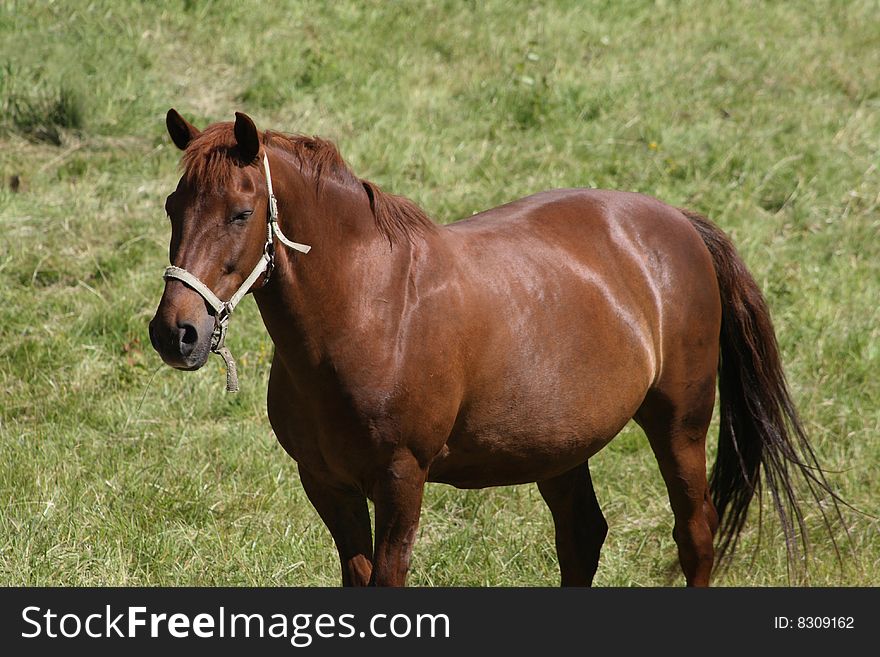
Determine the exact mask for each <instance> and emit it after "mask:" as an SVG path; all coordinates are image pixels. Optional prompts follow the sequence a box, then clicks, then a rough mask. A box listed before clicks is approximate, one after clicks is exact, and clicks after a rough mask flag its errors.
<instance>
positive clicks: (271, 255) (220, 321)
mask: <svg viewBox="0 0 880 657" xmlns="http://www.w3.org/2000/svg"><path fill="white" fill-rule="evenodd" d="M263 169H264V170H265V172H266V187H267V188H268V190H269V211H268V213H267V215H268V216H267V218H266V244H265V245H264V247H263V255H262V256H260V259H259V260H258V261H257V264H256V265H254V268H253V270H252V271H251V273H250V275H249V276H248V277H247V278H246V279H245V280H244V282H243V283H242V284H241V285H240V286H239V287H238V290H236V291H235V294H233V295H232V296H231V297H230V298H229V300H228V301H221V300H220V298H219V297H218V296H217V295H216V294H214V292H213V291H212V290H211V288H209V287H208V286H207V285H205V284H204V283H202V281H200V280H199V279H198V277H196V276H194V275H193V274H191V273H189V272H188V271H187V270H186V269H183V268H182V267H175V266H173V265H172V266H170V267H168V268H166V269H165V274H164V276H163V277H164V279H165V280H166V281H167V280H169V279H172V278H173V279H176V280H179V281H181V282H182V283H183V284H185V285H186V286H187V287H189V288H191V289H193V290H195V291H196V292H198V293H199V294H200V295H201V296H202V298H203V299H204V300H205V302H206V303H207V304H208V305H209V306H211V308H213V309H214V331H213V332H212V333H211V353H215V354H217V355H219V356H220V357H221V358H222V359H223V362H224V363H225V364H226V391H227V392H238V390H239V388H238V369H237V368H236V366H235V359H233V358H232V353H231V352H230V351H229V348H228V347H227V346H226V331H227V329H228V327H229V317H230V315H232V311H233V310H235V307H236V306H237V305H238V304H239V302H240V301H241V300H242V299H244V297H245V295H246V294H247V293H248V292H249V291H250V289H251V286H252V285H253V284H254V283H256V282H257V279H258V278H259V277H260V276H261V275H263V274H264V273H265V274H266V281H265V282H268V280H269V275H270V274H271V272H272V270H273V269H274V267H275V238H276V237H277V238H278V241H279V242H281V243H282V244H284V245H285V246H286V247H288V248H291V249H294V250H295V251H299V252H300V253H308V252H309V251H311V249H312V247H310V246H308V245H307V244H300V243H299V242H294V241H292V240H289V239H287V237H286V236H285V235H284V233H282V232H281V226H279V225H278V201H277V199H276V198H275V192H274V191H273V189H272V173H271V172H270V171H269V158H268V157H267V156H266V154H265V153H263ZM265 282H264V285H265Z"/></svg>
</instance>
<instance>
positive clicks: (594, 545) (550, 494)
mask: <svg viewBox="0 0 880 657" xmlns="http://www.w3.org/2000/svg"><path fill="white" fill-rule="evenodd" d="M538 490H539V491H541V495H542V496H543V498H544V501H545V502H546V503H547V506H548V507H550V512H551V513H552V514H553V524H554V526H555V528H556V554H557V556H558V558H559V569H560V571H561V574H562V586H591V585H592V583H593V576H594V575H595V574H596V569H597V568H598V566H599V552H600V551H601V549H602V544H603V543H604V542H605V536H606V535H607V534H608V523H607V522H606V521H605V517H604V516H603V515H602V510H601V509H600V508H599V502H598V500H597V499H596V493H595V491H594V490H593V481H592V479H591V478H590V467H589V464H588V463H583V464H582V465H579V466H577V467H576V468H573V469H572V470H569V471H568V472H565V473H563V474H561V475H559V476H557V477H554V478H552V479H547V480H545V481H539V482H538Z"/></svg>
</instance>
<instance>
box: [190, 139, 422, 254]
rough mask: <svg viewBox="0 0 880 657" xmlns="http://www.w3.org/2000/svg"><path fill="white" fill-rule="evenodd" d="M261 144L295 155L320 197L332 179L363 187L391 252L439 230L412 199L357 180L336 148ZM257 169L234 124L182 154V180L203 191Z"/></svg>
mask: <svg viewBox="0 0 880 657" xmlns="http://www.w3.org/2000/svg"><path fill="white" fill-rule="evenodd" d="M261 141H262V143H263V145H264V146H273V147H277V148H280V149H281V150H283V151H284V152H286V153H288V154H290V155H292V156H293V158H294V159H295V160H296V161H297V163H298V164H299V166H300V172H301V173H302V174H303V176H304V177H306V178H311V180H312V181H313V182H314V184H315V190H316V192H318V193H320V190H321V187H322V183H323V181H324V180H325V179H328V178H329V179H331V180H334V181H335V182H337V183H341V184H343V185H347V186H350V187H351V186H358V187H361V188H362V189H363V190H364V192H366V194H367V197H368V199H369V202H370V210H371V211H372V214H373V219H374V220H375V223H376V228H378V230H379V232H380V233H381V234H382V235H383V236H384V237H385V238H386V239H387V240H388V242H389V243H390V244H391V245H392V246H393V245H394V244H395V243H396V242H397V241H399V240H401V239H406V240H409V241H412V240H413V239H414V238H415V237H416V236H417V235H423V234H425V233H427V232H431V231H434V230H436V229H437V226H436V224H434V222H433V221H431V219H430V217H428V215H426V214H425V212H424V211H423V210H422V209H421V208H419V206H417V205H416V204H415V203H413V202H412V201H410V200H409V199H408V198H405V197H403V196H397V195H395V194H389V193H388V192H385V191H383V190H382V189H381V188H380V187H379V186H378V185H376V184H375V183H372V182H370V181H368V180H363V179H361V178H358V176H356V175H355V174H354V172H352V170H351V169H350V168H349V166H348V164H347V163H346V162H345V160H344V159H343V157H342V155H341V154H340V153H339V150H338V149H337V148H336V146H335V145H334V144H333V142H330V141H328V140H326V139H322V138H320V137H308V136H306V135H288V134H284V133H280V132H275V131H271V130H270V131H266V132H265V133H262V139H261ZM258 165H259V158H257V159H254V160H253V161H251V162H245V161H244V158H243V157H242V154H241V152H240V150H239V148H238V145H237V142H236V139H235V132H234V124H233V123H215V124H213V125H210V126H208V127H207V128H205V129H204V130H203V131H202V132H201V133H200V134H199V135H198V136H197V137H195V138H194V139H193V140H192V141H191V142H190V144H189V145H188V146H187V148H186V151H185V152H184V154H183V167H184V177H185V178H186V179H187V181H188V182H190V183H192V184H198V185H200V186H205V185H209V186H212V187H214V188H216V187H222V186H223V185H224V184H226V183H228V181H229V180H230V178H231V177H232V174H233V172H234V171H235V169H236V168H240V167H246V166H254V167H256V166H258Z"/></svg>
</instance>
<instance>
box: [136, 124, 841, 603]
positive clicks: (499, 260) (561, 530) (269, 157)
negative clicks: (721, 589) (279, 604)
mask: <svg viewBox="0 0 880 657" xmlns="http://www.w3.org/2000/svg"><path fill="white" fill-rule="evenodd" d="M167 126H168V131H169V133H170V135H171V138H172V140H173V141H174V143H175V144H176V145H177V146H178V147H179V148H180V149H182V150H184V151H185V153H184V156H183V163H184V168H185V171H184V174H183V176H182V177H181V179H180V182H179V183H178V185H177V189H176V190H175V191H174V192H173V193H172V194H171V195H170V196H169V197H168V200H167V202H166V210H167V213H168V215H169V217H170V219H171V248H170V260H171V263H172V264H173V265H174V266H173V267H170V268H169V270H168V271H167V272H166V285H165V291H164V294H163V296H162V299H161V301H160V303H159V308H158V310H157V311H156V316H155V317H154V318H153V320H152V321H151V322H150V338H151V341H152V343H153V346H154V347H155V349H156V350H157V351H158V352H159V354H160V355H161V356H162V359H163V360H164V361H165V362H166V363H168V364H169V365H172V366H174V367H176V368H178V369H185V370H195V369H198V368H200V367H201V366H202V365H204V364H205V361H206V360H207V358H208V356H209V353H210V352H211V351H212V350H213V351H218V352H222V351H224V348H223V344H222V343H223V337H224V335H225V329H226V323H227V322H228V316H229V313H230V312H231V310H232V308H233V307H234V305H235V303H237V302H238V300H240V298H241V297H242V296H243V295H244V294H245V293H247V292H248V291H251V292H253V294H254V297H255V299H256V302H257V305H258V307H259V310H260V313H261V315H262V318H263V321H264V322H265V325H266V328H267V329H268V331H269V334H270V335H271V337H272V340H273V342H274V343H275V355H274V358H273V362H272V369H271V374H270V377H269V391H268V413H269V420H270V422H271V424H272V428H273V429H274V431H275V434H276V436H277V437H278V440H279V442H280V443H281V445H283V447H284V449H285V450H286V451H287V452H288V453H289V454H290V456H292V457H293V458H294V459H295V460H296V462H297V464H298V467H299V472H300V476H301V480H302V484H303V487H304V488H305V491H306V493H307V494H308V497H309V499H310V500H311V502H312V503H313V504H314V506H315V508H316V509H317V511H318V513H319V514H320V516H321V518H322V519H323V521H324V522H325V523H326V525H327V527H328V528H329V530H330V533H331V534H332V536H333V539H334V541H335V542H336V546H337V548H338V550H339V558H340V561H341V565H342V581H343V584H346V585H363V584H378V585H402V584H403V583H404V581H405V578H406V573H407V569H408V565H409V561H410V555H411V553H412V549H413V542H414V540H415V537H416V528H417V525H418V522H419V514H420V507H421V503H422V493H423V489H424V486H425V483H426V482H428V481H434V482H444V483H448V484H452V485H454V486H457V487H460V488H482V487H486V486H502V485H510V484H521V483H526V482H537V484H538V488H539V490H540V492H541V495H542V496H543V498H544V500H545V501H546V503H547V505H548V506H549V508H550V511H551V512H552V515H553V520H554V523H555V528H556V548H557V553H558V556H559V564H560V569H561V572H562V584H563V585H573V584H580V585H588V584H590V583H591V582H592V579H593V575H594V574H595V572H596V568H597V565H598V561H599V551H600V548H601V546H602V543H603V541H604V539H605V535H606V533H607V529H608V525H607V523H606V522H605V518H604V517H603V515H602V511H601V510H600V508H599V505H598V502H597V501H596V495H595V493H594V492H593V485H592V481H591V479H590V470H589V466H588V460H589V458H590V457H591V456H592V455H593V454H595V453H596V452H598V451H599V450H600V449H602V447H604V446H605V445H606V444H608V442H609V441H610V440H611V439H612V438H614V436H615V435H616V434H617V433H618V432H619V431H620V430H621V429H622V428H623V427H624V425H625V424H626V423H627V422H628V421H629V420H630V418H634V419H635V421H636V422H637V423H638V424H639V425H641V427H642V428H643V429H644V431H645V433H646V434H647V437H648V441H649V442H650V445H651V448H652V449H653V451H654V454H655V455H656V458H657V461H658V463H659V466H660V471H661V473H662V475H663V478H664V481H665V483H666V487H667V489H668V493H669V500H670V503H671V507H672V511H673V514H674V516H675V528H674V531H673V536H674V538H675V541H676V544H677V545H678V553H679V559H680V562H681V567H682V570H683V571H684V575H685V577H686V579H687V583H688V584H689V585H694V586H705V585H707V584H708V583H709V577H710V574H711V572H712V567H713V561H714V560H715V557H716V554H715V549H714V548H713V539H714V538H716V534H717V538H718V548H719V552H720V553H724V552H725V551H728V552H729V551H732V549H733V548H735V546H736V542H737V539H738V536H739V533H740V531H741V529H742V527H743V523H744V522H745V519H746V512H747V509H748V506H749V503H750V501H751V500H752V498H753V496H754V493H755V492H756V491H757V490H759V489H760V486H761V482H762V477H761V472H762V470H763V472H764V475H765V476H764V477H763V483H764V484H765V486H766V488H768V489H769V490H770V492H771V494H772V497H773V501H774V505H775V507H776V509H777V511H778V512H779V514H780V516H781V520H782V523H783V528H784V529H785V533H786V538H787V544H788V545H789V546H790V545H791V542H792V539H794V538H796V537H797V536H798V535H800V536H801V538H803V530H804V520H803V515H802V512H801V509H800V507H799V505H798V503H797V500H796V498H795V496H794V490H793V485H792V483H793V482H792V477H791V475H792V474H794V473H800V474H802V475H803V476H804V478H805V479H806V482H807V483H808V484H809V490H810V491H811V492H812V494H813V496H814V497H816V498H817V499H818V496H819V495H822V496H827V495H829V494H830V495H831V496H832V497H833V494H831V493H830V491H829V490H828V486H827V483H826V481H825V479H824V476H823V475H822V473H821V470H819V469H818V467H817V464H816V459H815V456H814V455H813V452H812V450H811V448H810V446H809V444H808V443H807V441H806V438H805V436H804V432H803V430H802V428H801V425H800V423H799V421H798V419H797V415H796V412H795V409H794V407H793V405H792V402H791V399H790V396H789V393H788V391H787V389H786V384H785V379H784V376H783V372H782V368H781V365H780V359H779V352H778V348H777V344H776V339H775V336H774V333H773V328H772V325H771V322H770V316H769V313H768V310H767V306H766V303H765V301H764V299H763V297H762V295H761V292H760V290H759V289H758V287H757V285H756V283H755V281H754V280H753V278H752V277H751V275H750V274H749V273H748V271H747V270H746V267H745V265H744V264H743V262H742V260H741V259H740V258H739V256H738V255H737V253H736V251H735V249H734V247H733V245H732V244H731V242H730V241H729V240H728V239H727V237H726V236H725V235H724V234H723V233H722V232H721V231H720V230H719V229H718V228H716V227H715V226H714V225H713V224H711V223H710V222H709V221H707V220H706V219H704V218H702V217H700V216H698V215H697V214H694V213H692V212H688V211H685V210H679V209H676V208H673V207H670V206H668V205H666V204H664V203H661V202H660V201H657V200H655V199H653V198H650V197H647V196H642V195H640V194H632V193H624V192H615V191H601V190H592V189H566V190H557V191H551V192H544V193H540V194H536V195H534V196H530V197H528V198H524V199H520V200H518V201H514V202H512V203H509V204H507V205H504V206H501V207H498V208H494V209H492V210H488V211H486V212H483V213H480V214H478V215H476V216H473V217H471V218H469V219H467V220H464V221H460V222H457V223H454V224H451V225H448V226H438V225H435V224H434V223H432V222H431V220H430V219H428V217H427V216H426V215H425V214H424V213H423V212H422V211H421V210H420V209H419V208H417V207H416V206H415V205H414V204H413V203H411V202H410V201H408V200H406V199H404V198H401V197H398V196H393V195H390V194H388V193H386V192H383V191H382V190H380V189H379V188H378V187H377V186H376V185H374V184H373V183H370V182H367V181H365V180H361V179H359V178H358V177H356V176H355V175H354V174H353V173H352V172H351V170H350V169H349V168H348V167H347V166H346V164H345V163H344V161H343V160H342V158H341V157H340V155H339V153H338V151H337V150H336V148H335V147H334V146H333V145H332V144H330V143H329V142H326V141H323V140H321V139H318V138H309V137H303V136H285V135H282V134H279V133H274V132H266V133H260V132H258V131H257V128H256V127H255V125H254V123H253V121H251V119H250V118H248V117H247V116H245V115H243V114H236V120H235V122H234V123H218V124H214V125H211V126H210V127H208V128H206V129H205V130H204V131H203V132H200V131H199V130H198V129H196V128H195V127H193V126H192V125H191V124H189V123H188V122H187V121H186V120H185V119H183V118H182V117H181V116H180V115H179V114H178V113H177V112H176V111H174V110H170V111H169V112H168V116H167ZM270 172H271V174H270ZM270 176H271V178H270ZM273 188H274V191H275V192H277V210H278V212H277V213H276V212H275V209H276V200H275V195H274V194H273ZM276 217H277V220H276ZM281 228H283V232H281ZM284 233H286V234H287V235H288V236H289V237H293V238H296V239H297V240H299V241H301V242H304V243H305V244H308V245H310V246H311V247H312V250H311V251H310V252H308V254H305V253H304V252H305V251H307V250H308V247H306V246H304V245H302V244H296V243H293V242H291V241H290V240H289V239H287V238H284V237H283V235H284ZM289 247H293V248H289ZM215 295H216V296H215ZM230 298H232V299H231V300H230V301H229V303H226V302H223V301H221V299H230ZM226 356H228V351H226V354H225V355H224V358H226ZM719 362H720V366H719ZM227 364H228V365H230V366H231V365H232V359H231V356H230V357H229V358H227ZM716 376H717V378H718V381H719V389H720V396H721V429H720V438H719V448H718V457H717V462H716V463H715V466H714V470H713V472H712V477H711V484H710V483H709V482H708V481H707V475H706V449H705V441H706V432H707V429H708V427H709V423H710V420H711V418H712V412H713V404H714V400H715V390H716ZM367 498H369V499H371V500H373V502H374V503H375V543H374V537H373V533H372V531H371V523H370V516H369V513H368V510H367Z"/></svg>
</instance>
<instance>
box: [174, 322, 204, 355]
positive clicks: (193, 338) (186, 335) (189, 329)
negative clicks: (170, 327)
mask: <svg viewBox="0 0 880 657" xmlns="http://www.w3.org/2000/svg"><path fill="white" fill-rule="evenodd" d="M177 326H178V328H179V329H180V333H179V335H180V337H179V340H180V351H181V353H189V352H191V351H192V349H193V347H194V346H195V344H196V342H198V341H199V332H198V331H197V330H196V327H195V326H193V325H192V324H178V325H177Z"/></svg>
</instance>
